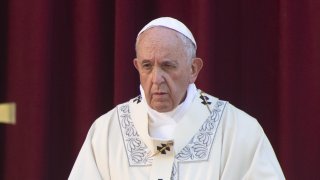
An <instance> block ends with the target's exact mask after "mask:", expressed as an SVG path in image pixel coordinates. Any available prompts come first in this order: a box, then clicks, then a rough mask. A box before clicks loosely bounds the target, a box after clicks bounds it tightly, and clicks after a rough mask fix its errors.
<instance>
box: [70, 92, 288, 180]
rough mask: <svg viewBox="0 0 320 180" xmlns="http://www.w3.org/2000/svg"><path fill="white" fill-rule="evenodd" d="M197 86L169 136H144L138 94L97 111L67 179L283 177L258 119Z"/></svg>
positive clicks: (265, 179)
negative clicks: (97, 116) (166, 138)
mask: <svg viewBox="0 0 320 180" xmlns="http://www.w3.org/2000/svg"><path fill="white" fill-rule="evenodd" d="M200 92H201V91H200V90H199V91H198V93H197V95H196V96H195V98H194V99H193V101H192V103H191V105H190V106H189V108H188V111H187V112H186V114H185V115H184V116H183V117H182V119H181V120H180V121H179V122H178V123H177V125H176V129H175V131H174V133H173V139H171V140H161V139H154V138H152V137H150V136H149V132H148V114H147V110H146V108H145V106H143V105H142V103H141V96H138V97H136V98H134V99H132V100H130V101H129V102H126V103H124V104H120V105H118V106H117V107H115V108H114V109H113V110H111V111H109V112H108V113H106V114H105V115H103V116H101V117H100V118H98V119H97V120H96V121H95V122H94V123H93V125H92V127H91V128H90V130H89V132H88V135H87V138H86V140H85V142H84V144H83V146H82V148H81V151H80V153H79V155H78V158H77V160H76V162H75V164H74V167H73V169H72V171H71V174H70V176H69V179H71V180H73V179H74V180H81V179H88V180H96V179H105V180H108V179H111V180H144V179H146V180H147V179H152V180H153V179H154V180H160V179H163V180H165V179H170V180H178V179H179V180H189V179H190V180H198V179H199V180H209V179H210V180H218V179H222V180H238V179H239V180H240V179H248V180H249V179H257V180H277V179H285V177H284V175H283V173H282V170H281V167H280V165H279V163H278V160H277V158H276V156H275V153H274V151H273V149H272V147H271V144H270V142H269V140H268V138H267V137H266V135H265V133H264V132H263V130H262V128H261V126H260V125H259V124H258V122H257V121H256V120H255V119H254V118H252V117H251V116H249V115H248V114H246V113H245V112H243V111H241V110H239V109H237V108H236V107H234V106H233V105H231V104H230V103H228V102H226V101H221V100H219V99H217V98H215V97H213V96H210V95H208V94H205V93H200ZM202 94H203V95H202ZM159 151H161V152H159Z"/></svg>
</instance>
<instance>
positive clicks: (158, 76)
mask: <svg viewBox="0 0 320 180" xmlns="http://www.w3.org/2000/svg"><path fill="white" fill-rule="evenodd" d="M163 75H164V74H163V71H162V70H161V69H160V68H158V67H157V68H154V69H153V72H152V83H154V84H161V83H162V82H163V81H164V77H163Z"/></svg>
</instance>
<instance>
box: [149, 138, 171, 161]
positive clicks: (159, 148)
mask: <svg viewBox="0 0 320 180" xmlns="http://www.w3.org/2000/svg"><path fill="white" fill-rule="evenodd" d="M169 146H173V141H169V142H168V143H167V144H162V143H161V146H157V152H156V153H154V154H153V155H151V157H153V156H155V155H157V154H159V153H161V154H166V150H167V151H170V147H169Z"/></svg>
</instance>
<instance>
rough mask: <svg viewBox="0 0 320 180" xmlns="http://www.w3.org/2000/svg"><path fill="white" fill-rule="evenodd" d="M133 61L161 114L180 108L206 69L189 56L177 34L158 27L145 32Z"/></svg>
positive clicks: (198, 59)
mask: <svg viewBox="0 0 320 180" xmlns="http://www.w3.org/2000/svg"><path fill="white" fill-rule="evenodd" d="M136 51H137V57H136V58H135V59H134V60H133V63H134V66H135V67H136V69H137V70H138V72H139V75H140V83H141V85H142V88H143V90H144V92H145V97H146V101H147V103H148V105H149V106H150V107H151V108H152V109H154V110H156V111H158V112H168V111H171V110H173V109H174V108H176V107H177V106H178V105H179V104H180V103H181V102H182V101H183V100H184V99H185V97H186V92H187V88H188V85H189V84H190V83H194V82H195V80H196V79H197V76H198V73H199V71H200V70H201V68H202V60H201V59H200V58H191V57H188V53H187V52H186V49H185V45H184V43H183V41H182V40H181V39H180V38H179V37H178V35H177V32H176V31H174V30H171V29H168V28H164V27H154V28H150V29H149V30H146V31H145V32H143V33H142V34H141V35H140V37H139V41H138V44H137V49H136Z"/></svg>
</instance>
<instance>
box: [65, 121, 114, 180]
mask: <svg viewBox="0 0 320 180" xmlns="http://www.w3.org/2000/svg"><path fill="white" fill-rule="evenodd" d="M96 125H97V122H95V123H94V124H93V125H92V126H91V128H90V130H89V132H88V134H87V137H86V140H85V142H84V143H83V145H82V148H81V150H80V152H79V155H78V157H77V159H76V162H75V164H74V166H73V168H72V170H71V173H70V176H69V178H68V179H69V180H89V179H90V180H100V179H101V180H102V179H105V180H108V179H110V178H109V177H110V176H109V172H108V170H109V168H108V167H104V169H105V171H106V172H105V171H104V172H101V171H100V170H99V167H98V163H99V162H97V160H98V158H99V157H98V156H99V155H98V154H99V153H98V154H97V152H96V151H95V136H97V134H99V132H96V131H97V130H96ZM98 151H99V150H98ZM105 154H106V153H105ZM102 177H103V178H102Z"/></svg>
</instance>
